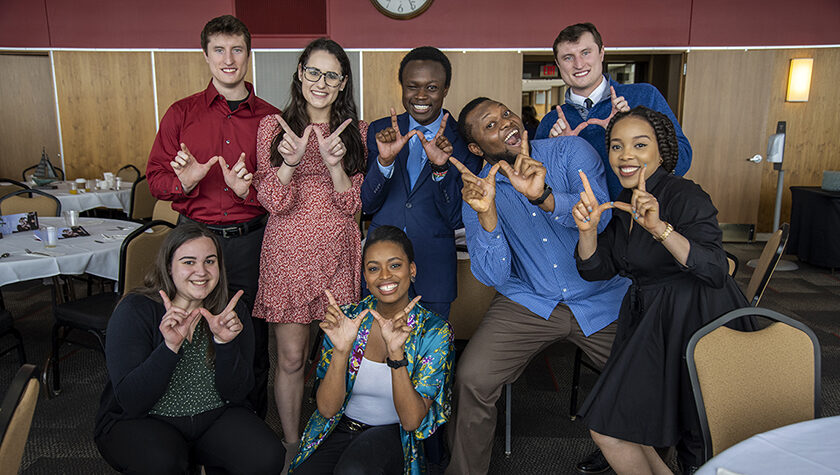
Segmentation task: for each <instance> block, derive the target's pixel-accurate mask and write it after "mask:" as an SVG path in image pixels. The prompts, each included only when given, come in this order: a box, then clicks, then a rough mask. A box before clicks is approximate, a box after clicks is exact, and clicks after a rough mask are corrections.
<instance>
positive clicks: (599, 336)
mask: <svg viewBox="0 0 840 475" xmlns="http://www.w3.org/2000/svg"><path fill="white" fill-rule="evenodd" d="M616 325H617V324H616V322H613V323H611V324H610V325H608V326H607V327H605V328H604V329H602V330H600V331H599V332H597V333H594V334H592V335H590V336H589V337H586V336H584V335H583V331H581V329H580V326H579V325H578V323H577V321H576V320H575V318H574V316H573V315H572V311H571V310H570V309H569V307H567V306H566V305H563V304H559V305H557V307H555V309H554V311H553V312H551V317H550V318H549V319H548V320H546V319H544V318H542V317H540V316H539V315H537V314H535V313H533V312H531V311H530V310H528V309H527V308H526V307H524V306H522V305H520V304H518V303H516V302H514V301H513V300H510V299H509V298H507V297H505V296H503V295H502V294H499V293H497V294H496V296H495V297H493V301H492V302H491V303H490V308H489V309H488V310H487V314H486V315H485V316H484V319H483V320H482V321H481V323H480V324H479V326H478V329H476V331H475V334H473V336H472V338H470V342H469V344H467V348H466V349H465V350H464V354H463V355H462V356H461V357H460V360H459V361H458V367H457V368H456V372H455V391H454V396H453V397H454V400H453V409H454V417H453V419H452V420H451V421H450V424H449V429H448V434H449V446H450V448H451V450H452V454H451V461H450V463H449V466H448V468H447V469H446V473H447V475H454V474H483V473H487V470H488V468H489V465H490V453H491V450H492V442H493V434H494V432H495V427H496V401H497V400H498V399H499V396H500V395H501V392H502V387H503V386H504V385H505V384H507V383H512V382H514V381H516V379H517V378H519V376H520V375H521V374H522V372H523V371H524V370H525V367H526V366H527V365H528V362H529V361H530V360H531V358H533V357H534V355H536V354H538V353H539V352H541V351H542V350H544V349H545V348H546V347H548V346H549V345H551V344H552V343H554V342H556V341H557V340H567V341H569V342H571V343H574V344H575V345H577V346H579V347H580V348H581V349H582V350H583V351H584V353H586V354H587V355H588V356H589V358H590V359H592V361H593V362H594V363H595V364H596V365H598V366H600V367H603V365H604V363H606V361H607V357H608V356H609V354H610V348H611V347H612V342H613V339H615V330H616Z"/></svg>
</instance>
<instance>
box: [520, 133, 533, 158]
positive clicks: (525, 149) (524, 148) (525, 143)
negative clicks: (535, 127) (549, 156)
mask: <svg viewBox="0 0 840 475" xmlns="http://www.w3.org/2000/svg"><path fill="white" fill-rule="evenodd" d="M519 145H520V147H521V148H520V150H522V152H521V153H522V155H525V156H526V157H530V156H531V155H530V154H531V149H530V148H529V147H528V131H527V130H523V131H522V143H520V144H519Z"/></svg>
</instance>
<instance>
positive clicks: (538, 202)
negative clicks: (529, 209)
mask: <svg viewBox="0 0 840 475" xmlns="http://www.w3.org/2000/svg"><path fill="white" fill-rule="evenodd" d="M543 186H544V187H545V188H543V193H542V194H541V195H540V197H539V198H537V199H535V200H528V201H530V202H531V204H532V205H534V206H539V205H541V204H543V203H545V200H547V199H548V195H550V194H551V191H552V190H551V187H550V186H548V183H545V184H543Z"/></svg>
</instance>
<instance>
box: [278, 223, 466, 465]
mask: <svg viewBox="0 0 840 475" xmlns="http://www.w3.org/2000/svg"><path fill="white" fill-rule="evenodd" d="M362 265H363V268H364V276H365V280H366V281H367V286H368V289H370V292H371V295H370V296H368V297H367V298H365V299H363V300H362V301H361V302H359V303H357V304H352V305H345V306H343V307H339V306H338V305H337V304H336V303H335V299H334V298H333V297H332V295H331V294H330V293H329V291H327V298H328V299H329V301H330V305H329V307H328V308H327V312H326V314H325V316H324V321H323V323H321V328H322V329H323V330H324V333H325V334H326V337H325V338H324V344H323V347H322V348H321V360H320V363H319V365H318V373H317V377H318V383H319V386H318V391H317V395H316V402H317V407H318V410H317V411H316V412H315V413H314V414H312V417H311V418H310V419H309V423H308V424H307V425H306V429H305V430H304V434H303V437H302V439H301V445H300V452H299V453H298V455H297V457H296V458H295V459H294V460H293V462H292V466H291V470H290V473H294V474H321V473H330V474H331V473H389V474H390V473H397V474H398V473H410V474H416V473H424V472H425V471H426V464H425V461H424V457H423V444H422V443H421V440H422V439H425V438H427V437H429V436H430V435H431V434H433V433H434V431H435V429H437V427H438V426H440V425H441V424H443V423H444V422H446V421H447V419H448V418H449V414H450V409H451V408H450V393H451V371H452V357H453V352H452V330H451V328H450V326H449V323H448V322H446V321H445V320H444V319H443V318H441V317H439V316H438V315H436V314H434V313H432V312H430V311H428V310H426V309H425V308H423V307H422V306H421V305H419V304H418V303H417V302H418V301H419V300H420V296H417V297H416V298H415V299H414V300H409V297H408V290H409V287H410V286H411V281H412V280H414V276H415V274H416V273H417V267H416V266H415V264H414V250H413V248H412V246H411V241H409V239H408V237H407V236H406V235H405V233H404V232H403V231H402V230H400V229H398V228H395V227H393V226H382V227H379V228H377V229H375V230H373V231H372V232H371V233H370V235H368V238H367V240H366V242H365V248H364V250H363V252H362Z"/></svg>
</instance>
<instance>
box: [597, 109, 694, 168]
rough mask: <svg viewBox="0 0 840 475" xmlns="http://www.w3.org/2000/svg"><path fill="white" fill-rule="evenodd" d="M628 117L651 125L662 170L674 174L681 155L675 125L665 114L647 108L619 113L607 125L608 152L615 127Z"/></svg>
mask: <svg viewBox="0 0 840 475" xmlns="http://www.w3.org/2000/svg"><path fill="white" fill-rule="evenodd" d="M627 117H638V118H639V119H642V120H644V121H645V122H647V123H648V124H650V126H651V128H653V133H654V134H655V135H656V146H657V147H658V148H659V156H660V157H661V158H662V168H664V169H665V171H667V172H668V173H673V172H674V168H676V166H677V158H679V155H680V149H679V146H678V145H677V133H676V132H675V131H674V124H672V123H671V119H669V118H668V116H666V115H665V114H663V113H661V112H658V111H655V110H652V109H648V108H647V107H645V106H636V107H634V108H632V109H631V110H629V111H627V112H619V113H618V114H616V115H615V116H614V117H613V118H612V120H610V123H609V125H607V133H606V140H605V142H606V147H607V150H609V149H610V136H611V135H612V129H613V127H614V126H615V124H617V123H618V122H619V121H621V120H622V119H626V118H627Z"/></svg>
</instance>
